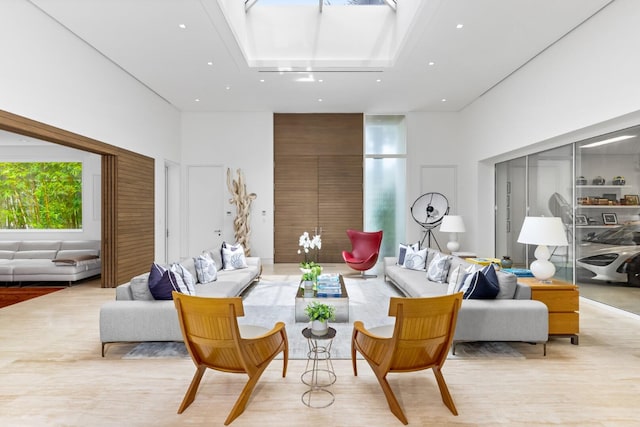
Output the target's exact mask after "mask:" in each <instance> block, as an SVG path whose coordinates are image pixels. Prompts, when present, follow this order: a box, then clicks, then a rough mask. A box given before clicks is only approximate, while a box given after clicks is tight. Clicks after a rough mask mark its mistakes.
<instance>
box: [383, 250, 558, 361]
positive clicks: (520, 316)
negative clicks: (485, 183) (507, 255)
mask: <svg viewBox="0 0 640 427" xmlns="http://www.w3.org/2000/svg"><path fill="white" fill-rule="evenodd" d="M430 251H432V250H431V249H430ZM429 259H431V256H430V257H429ZM396 261H397V260H396V258H393V257H386V258H384V275H385V280H387V281H389V282H391V283H393V284H394V285H395V286H396V287H397V288H398V290H400V291H401V292H402V293H403V294H404V295H406V296H408V297H424V296H437V295H444V294H446V293H447V290H448V287H449V284H448V283H436V282H432V281H429V280H428V279H427V273H426V272H425V271H419V270H410V269H407V268H404V267H402V266H400V265H397V264H396ZM458 265H461V266H462V267H463V268H466V267H467V266H469V265H470V263H468V262H467V261H465V260H463V259H461V258H458V257H451V265H450V267H449V274H448V276H447V282H449V281H450V280H454V279H452V277H451V276H452V274H453V273H454V270H455V268H456V267H457V266H458ZM497 275H498V280H499V282H500V292H499V294H498V296H497V297H496V299H465V300H463V302H462V306H461V308H460V312H459V313H458V322H457V326H456V332H455V335H454V338H453V352H454V354H455V346H456V344H457V343H460V342H472V341H523V342H530V343H541V344H543V352H544V354H546V342H547V340H548V336H549V315H548V309H547V306H546V305H545V304H544V303H542V302H540V301H535V300H532V299H531V288H529V286H527V285H525V284H522V283H518V282H517V277H516V276H514V275H513V274H507V273H504V272H501V271H498V272H497Z"/></svg>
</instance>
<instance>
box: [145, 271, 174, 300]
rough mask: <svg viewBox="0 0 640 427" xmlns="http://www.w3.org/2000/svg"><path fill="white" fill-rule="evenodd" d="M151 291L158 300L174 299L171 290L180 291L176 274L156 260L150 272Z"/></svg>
mask: <svg viewBox="0 0 640 427" xmlns="http://www.w3.org/2000/svg"><path fill="white" fill-rule="evenodd" d="M149 291H150V292H151V295H153V297H154V298H155V299H157V300H168V299H173V295H171V292H172V291H176V292H180V287H179V286H178V283H177V280H176V275H175V274H173V272H171V271H170V270H167V269H166V268H164V267H163V266H161V265H159V264H157V263H155V262H154V263H153V264H151V271H150V272H149Z"/></svg>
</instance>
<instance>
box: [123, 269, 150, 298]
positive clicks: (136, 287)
mask: <svg viewBox="0 0 640 427" xmlns="http://www.w3.org/2000/svg"><path fill="white" fill-rule="evenodd" d="M129 286H130V288H131V295H132V296H133V299H134V300H142V301H153V300H154V298H153V295H152V294H151V291H149V273H144V274H141V275H139V276H135V277H133V278H132V279H131V281H129Z"/></svg>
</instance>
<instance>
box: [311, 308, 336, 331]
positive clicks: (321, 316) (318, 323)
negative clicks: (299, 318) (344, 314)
mask: <svg viewBox="0 0 640 427" xmlns="http://www.w3.org/2000/svg"><path fill="white" fill-rule="evenodd" d="M304 312H305V313H306V315H307V316H309V320H311V333H312V334H313V335H317V336H322V335H326V334H327V332H328V331H329V325H328V323H327V322H328V321H329V320H334V319H335V318H336V308H335V307H334V306H332V305H327V304H323V303H320V302H318V301H313V302H311V303H309V304H308V305H307V306H306V307H305V309H304Z"/></svg>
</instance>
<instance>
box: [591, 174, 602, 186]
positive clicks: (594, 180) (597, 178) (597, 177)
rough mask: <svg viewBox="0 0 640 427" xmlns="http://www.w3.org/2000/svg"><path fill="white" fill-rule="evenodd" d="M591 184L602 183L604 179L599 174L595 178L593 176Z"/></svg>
mask: <svg viewBox="0 0 640 427" xmlns="http://www.w3.org/2000/svg"><path fill="white" fill-rule="evenodd" d="M592 182H593V185H604V183H605V180H604V178H603V177H601V176H600V175H598V176H596V177H595V178H593V181H592Z"/></svg>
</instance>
